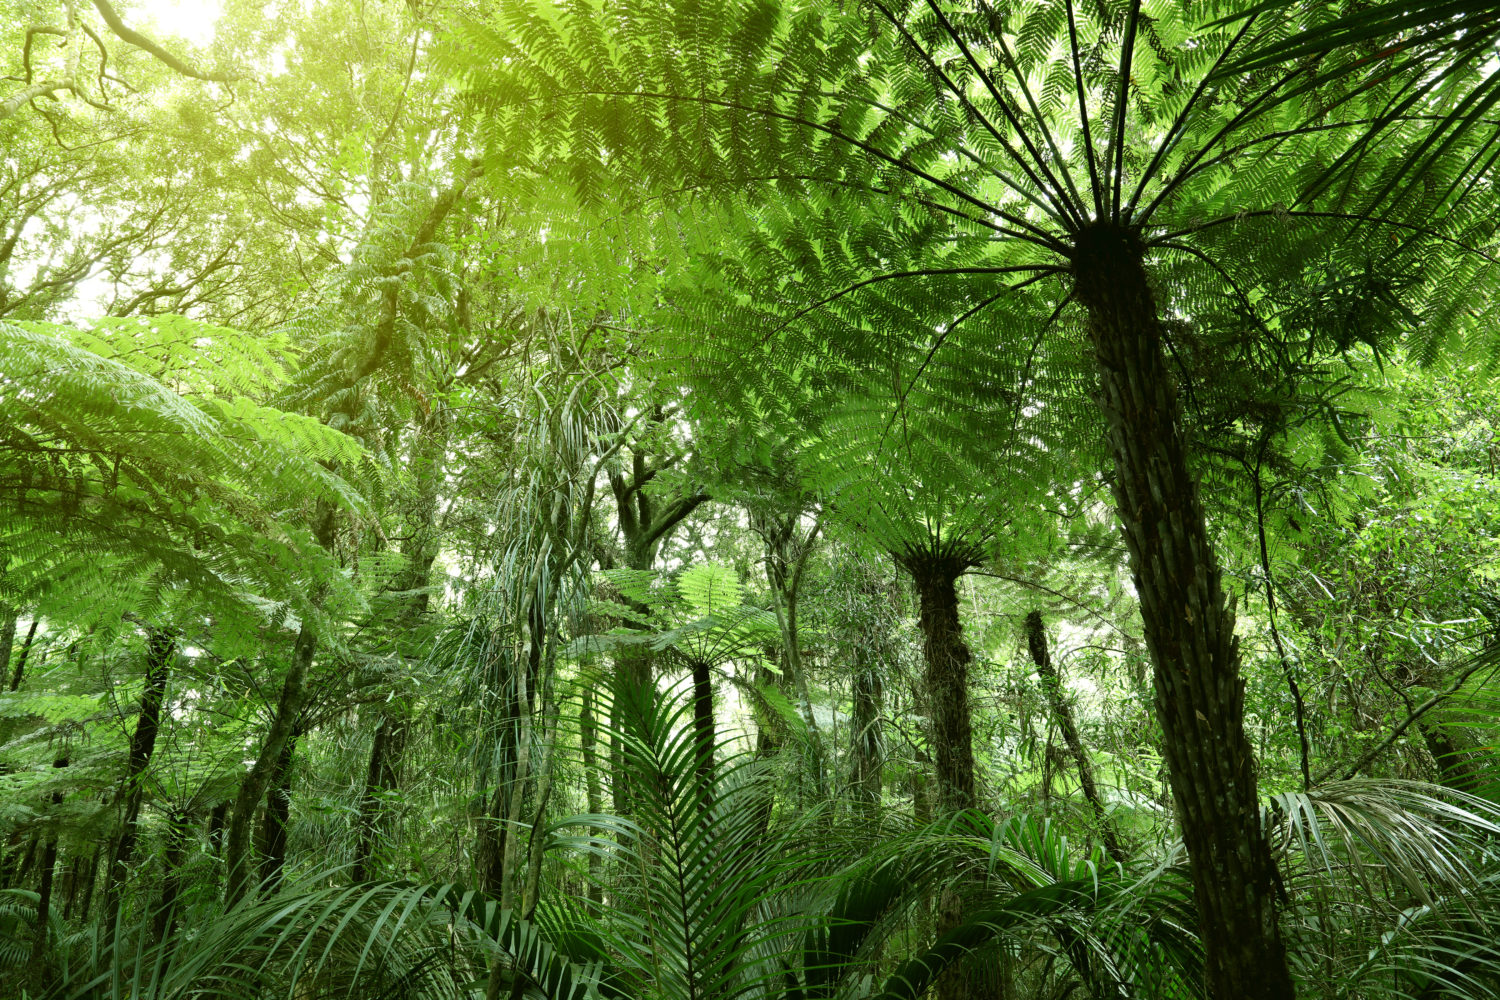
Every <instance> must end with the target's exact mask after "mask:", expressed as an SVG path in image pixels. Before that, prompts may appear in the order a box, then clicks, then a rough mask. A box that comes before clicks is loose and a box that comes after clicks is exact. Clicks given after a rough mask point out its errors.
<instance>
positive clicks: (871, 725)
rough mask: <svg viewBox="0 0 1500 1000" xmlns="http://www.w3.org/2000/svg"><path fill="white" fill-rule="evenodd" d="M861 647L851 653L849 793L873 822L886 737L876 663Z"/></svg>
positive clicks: (878, 798)
mask: <svg viewBox="0 0 1500 1000" xmlns="http://www.w3.org/2000/svg"><path fill="white" fill-rule="evenodd" d="M872 659H873V658H872V657H871V655H870V653H869V651H868V650H866V649H865V648H864V647H863V646H857V647H856V648H855V650H854V692H853V693H854V714H853V717H852V718H851V719H850V725H849V730H850V745H849V759H850V766H849V790H850V793H851V794H852V795H853V797H854V801H855V802H856V803H857V806H858V808H859V810H860V811H861V812H863V813H864V814H865V815H866V816H868V817H871V818H873V817H874V816H876V815H878V814H879V812H880V795H881V790H882V788H881V786H882V781H881V778H882V774H881V772H882V769H883V765H884V762H885V734H884V733H883V732H882V731H881V727H880V702H881V698H882V696H883V694H884V692H883V690H882V686H881V683H880V670H879V665H878V663H875V662H872Z"/></svg>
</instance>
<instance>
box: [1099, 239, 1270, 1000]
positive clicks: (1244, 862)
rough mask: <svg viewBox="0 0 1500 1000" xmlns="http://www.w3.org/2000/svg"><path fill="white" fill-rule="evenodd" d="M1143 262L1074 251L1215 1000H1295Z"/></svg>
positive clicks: (1222, 611) (1239, 697) (1200, 522)
mask: <svg viewBox="0 0 1500 1000" xmlns="http://www.w3.org/2000/svg"><path fill="white" fill-rule="evenodd" d="M1143 253H1144V251H1143V249H1142V246H1141V243H1140V239H1139V237H1138V235H1137V234H1135V233H1134V232H1130V231H1127V230H1125V229H1123V228H1121V227H1117V226H1113V225H1108V224H1103V223H1101V224H1096V225H1094V226H1093V227H1092V228H1090V229H1088V230H1085V231H1084V232H1083V233H1081V234H1080V235H1079V236H1078V237H1077V244H1076V248H1075V252H1074V259H1073V273H1074V278H1075V286H1074V292H1075V294H1076V296H1077V298H1078V300H1079V301H1080V302H1081V303H1082V305H1083V306H1084V308H1085V309H1086V310H1087V313H1088V333H1089V338H1090V340H1091V342H1092V344H1093V348H1094V351H1095V356H1096V358H1097V360H1098V365H1099V372H1100V395H1099V404H1100V408H1101V410H1102V411H1103V413H1104V416H1105V419H1106V421H1107V424H1108V437H1109V444H1110V449H1111V451H1112V453H1113V457H1114V482H1113V487H1114V492H1115V501H1116V504H1117V506H1118V509H1119V515H1120V520H1121V523H1122V526H1123V528H1124V536H1125V542H1126V546H1127V548H1128V549H1129V552H1130V565H1131V570H1132V573H1133V576H1134V581H1135V589H1136V593H1137V594H1138V595H1139V598H1140V603H1141V618H1142V622H1143V624H1144V626H1145V634H1146V642H1147V645H1148V646H1149V648H1150V650H1151V657H1152V660H1153V662H1154V663H1155V668H1156V705H1157V712H1158V716H1159V718H1160V719H1161V722H1162V729H1163V733H1164V740H1163V749H1164V751H1165V757H1166V759H1167V762H1168V766H1169V770H1170V776H1171V783H1172V797H1173V801H1174V802H1175V804H1176V808H1177V816H1178V819H1179V821H1180V822H1181V825H1182V834H1183V842H1184V844H1185V845H1186V847H1187V851H1188V861H1189V867H1190V870H1191V873H1192V880H1193V890H1194V899H1195V901H1196V903H1197V907H1198V915H1199V929H1200V932H1201V935H1202V938H1203V943H1204V950H1205V953H1206V960H1207V970H1206V971H1207V976H1206V979H1207V983H1208V987H1209V995H1210V996H1211V997H1214V998H1215V1000H1230V998H1236V1000H1273V998H1274V1000H1286V998H1288V997H1291V996H1293V995H1294V991H1293V986H1292V979H1291V974H1290V971H1289V969H1288V966H1287V957H1286V949H1285V946H1284V944H1283V943H1282V938H1281V929H1280V926H1279V924H1278V921H1277V906H1276V893H1277V892H1278V891H1279V883H1278V879H1277V875H1276V869H1275V865H1274V863H1273V861H1272V859H1271V852H1270V847H1269V844H1268V843H1267V840H1266V835H1265V832H1264V831H1263V830H1262V829H1261V825H1260V805H1259V802H1258V800H1257V793H1256V780H1255V761H1254V758H1253V756H1252V753H1251V749H1250V744H1249V742H1248V741H1247V740H1246V737H1245V730H1244V721H1243V715H1244V684H1243V682H1242V681H1241V679H1240V672H1239V650H1238V647H1237V643H1236V641H1235V638H1234V616H1233V615H1232V614H1231V612H1230V611H1229V609H1228V607H1227V605H1226V603H1225V600H1224V594H1223V590H1222V588H1221V586H1220V580H1219V568H1218V562H1217V559H1216V557H1215V553H1214V548H1213V545H1212V544H1211V542H1210V541H1209V537H1208V528H1207V524H1206V521H1205V518H1204V514H1203V508H1202V506H1201V504H1200V502H1199V499H1198V491H1197V484H1196V482H1195V481H1194V479H1193V477H1192V475H1191V474H1190V473H1189V471H1188V465H1187V453H1186V446H1185V444H1184V442H1183V439H1182V432H1181V428H1180V425H1179V417H1180V414H1179V411H1178V404H1177V394H1176V390H1175V388H1174V386H1173V378H1172V374H1171V372H1170V371H1169V370H1168V368H1167V365H1166V361H1165V357H1164V354H1163V345H1162V330H1161V324H1160V320H1159V317H1158V314H1157V307H1156V302H1155V300H1154V298H1153V295H1152V292H1151V288H1150V284H1149V281H1148V279H1147V276H1146V272H1145V268H1144V265H1143Z"/></svg>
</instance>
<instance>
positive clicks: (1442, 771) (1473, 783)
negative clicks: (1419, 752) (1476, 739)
mask: <svg viewBox="0 0 1500 1000" xmlns="http://www.w3.org/2000/svg"><path fill="white" fill-rule="evenodd" d="M1417 729H1418V730H1419V731H1420V732H1421V734H1422V742H1423V743H1425V744H1426V745H1427V752H1428V753H1430V754H1432V760H1433V763H1435V764H1436V765H1437V770H1438V781H1439V782H1440V783H1442V784H1443V785H1446V786H1447V787H1449V788H1452V789H1454V790H1456V791H1460V792H1468V793H1469V794H1471V795H1472V794H1477V792H1478V789H1479V787H1480V785H1481V784H1482V778H1481V776H1480V773H1479V771H1478V769H1477V768H1476V767H1475V766H1474V762H1473V761H1472V760H1470V759H1469V756H1468V754H1466V753H1464V752H1463V750H1461V749H1459V746H1458V744H1457V743H1455V742H1454V741H1453V737H1452V736H1450V735H1449V733H1448V730H1447V729H1446V728H1444V726H1443V725H1442V723H1439V722H1427V721H1425V720H1424V721H1421V722H1418V723H1417Z"/></svg>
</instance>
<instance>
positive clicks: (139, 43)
mask: <svg viewBox="0 0 1500 1000" xmlns="http://www.w3.org/2000/svg"><path fill="white" fill-rule="evenodd" d="M94 9H95V10H97V11H98V12H99V15H100V16H101V17H103V18H104V23H105V24H107V25H109V30H110V31H113V32H114V33H115V34H116V35H117V36H119V37H120V39H122V40H123V41H126V42H129V43H130V44H131V45H134V46H135V47H136V48H138V49H144V50H145V51H147V52H149V53H151V54H152V55H153V56H155V57H156V58H157V59H159V60H161V61H162V62H164V63H166V64H167V65H168V66H169V67H171V68H172V69H174V70H176V71H177V72H179V73H181V74H182V75H183V76H190V77H192V78H193V79H195V80H208V81H210V82H212V83H228V82H230V81H231V80H234V79H235V77H234V76H233V75H232V74H230V73H204V72H202V71H200V70H196V69H194V68H193V67H191V66H189V65H188V64H187V63H185V62H183V61H182V60H181V59H178V58H177V57H176V56H174V55H173V54H172V53H170V52H168V51H167V50H166V49H164V48H162V47H161V46H160V45H157V44H156V43H155V42H153V41H152V40H151V39H149V38H147V37H146V36H145V35H143V34H141V33H140V32H139V31H136V30H135V29H134V28H132V27H130V26H129V25H127V24H126V23H125V22H124V21H122V20H120V15H119V14H118V13H117V12H116V11H115V8H114V7H113V6H112V5H111V4H110V3H109V0H94Z"/></svg>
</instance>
